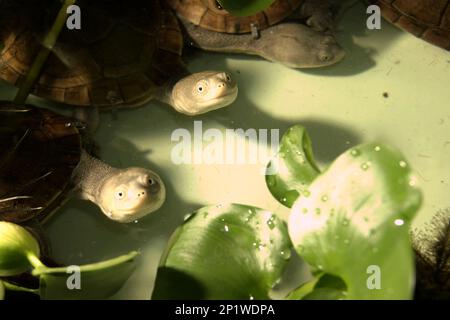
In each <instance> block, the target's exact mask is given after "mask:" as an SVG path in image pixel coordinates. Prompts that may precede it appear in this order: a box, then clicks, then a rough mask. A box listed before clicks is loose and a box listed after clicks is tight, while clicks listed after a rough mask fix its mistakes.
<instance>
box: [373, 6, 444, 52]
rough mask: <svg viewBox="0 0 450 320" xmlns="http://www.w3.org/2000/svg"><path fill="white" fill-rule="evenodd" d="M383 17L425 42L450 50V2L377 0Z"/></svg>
mask: <svg viewBox="0 0 450 320" xmlns="http://www.w3.org/2000/svg"><path fill="white" fill-rule="evenodd" d="M376 2H377V4H378V5H379V6H380V8H381V11H382V13H383V17H384V18H386V19H387V20H388V21H390V22H392V23H393V24H395V25H396V26H398V27H400V28H401V29H403V30H406V31H408V32H410V33H412V34H414V35H415V36H417V37H419V38H422V39H423V40H425V41H428V42H430V43H433V44H435V45H437V46H439V47H441V48H444V49H446V50H450V0H377V1H376Z"/></svg>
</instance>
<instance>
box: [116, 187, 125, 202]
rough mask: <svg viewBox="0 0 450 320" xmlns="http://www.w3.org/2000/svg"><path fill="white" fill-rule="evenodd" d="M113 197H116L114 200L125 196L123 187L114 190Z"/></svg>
mask: <svg viewBox="0 0 450 320" xmlns="http://www.w3.org/2000/svg"><path fill="white" fill-rule="evenodd" d="M114 197H115V198H116V200H122V199H123V198H125V190H123V189H118V190H116V193H115V194H114Z"/></svg>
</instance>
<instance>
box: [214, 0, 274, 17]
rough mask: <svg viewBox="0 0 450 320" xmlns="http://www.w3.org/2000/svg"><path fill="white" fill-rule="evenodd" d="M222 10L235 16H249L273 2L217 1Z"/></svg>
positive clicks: (259, 0)
mask: <svg viewBox="0 0 450 320" xmlns="http://www.w3.org/2000/svg"><path fill="white" fill-rule="evenodd" d="M218 2H219V4H220V5H221V7H222V8H224V9H225V10H227V11H228V12H230V13H232V14H233V15H235V16H250V15H253V14H255V13H258V12H260V11H262V10H264V9H266V8H267V7H268V6H270V5H271V4H272V3H273V2H275V0H244V1H243V0H218Z"/></svg>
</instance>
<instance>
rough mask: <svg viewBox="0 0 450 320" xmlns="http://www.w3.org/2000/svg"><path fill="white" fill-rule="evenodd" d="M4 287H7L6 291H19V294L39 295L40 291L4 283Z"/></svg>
mask: <svg viewBox="0 0 450 320" xmlns="http://www.w3.org/2000/svg"><path fill="white" fill-rule="evenodd" d="M3 286H4V287H5V289H6V290H9V291H18V292H28V293H34V294H39V290H38V289H30V288H25V287H21V286H16V285H15V284H12V283H9V282H6V281H3Z"/></svg>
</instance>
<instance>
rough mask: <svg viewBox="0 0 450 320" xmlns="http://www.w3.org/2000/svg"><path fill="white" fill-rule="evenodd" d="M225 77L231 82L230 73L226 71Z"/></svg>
mask: <svg viewBox="0 0 450 320" xmlns="http://www.w3.org/2000/svg"><path fill="white" fill-rule="evenodd" d="M225 79H226V80H227V81H228V82H231V76H230V75H229V74H228V73H225Z"/></svg>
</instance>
